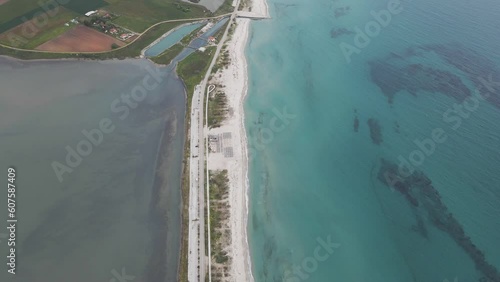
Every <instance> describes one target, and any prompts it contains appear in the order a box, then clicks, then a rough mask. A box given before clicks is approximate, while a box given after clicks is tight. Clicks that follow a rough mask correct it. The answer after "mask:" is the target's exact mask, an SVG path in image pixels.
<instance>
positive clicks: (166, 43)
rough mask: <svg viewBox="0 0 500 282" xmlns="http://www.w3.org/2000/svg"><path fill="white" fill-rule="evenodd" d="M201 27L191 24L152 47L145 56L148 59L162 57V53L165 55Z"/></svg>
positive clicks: (198, 24) (197, 24)
mask: <svg viewBox="0 0 500 282" xmlns="http://www.w3.org/2000/svg"><path fill="white" fill-rule="evenodd" d="M201 25H202V24H201V23H195V24H190V25H186V26H183V27H181V28H179V29H177V30H175V31H173V32H172V33H170V34H169V35H167V36H166V37H165V38H163V39H161V40H160V41H159V42H157V43H156V44H155V45H153V46H151V47H150V48H149V49H148V50H147V51H146V52H144V55H146V57H154V56H158V55H160V54H161V53H163V51H165V50H167V49H168V48H170V47H172V46H173V45H174V44H176V43H178V42H179V41H181V39H182V38H184V37H185V36H186V35H188V34H190V33H191V32H193V31H194V30H195V29H197V28H198V27H200V26H201Z"/></svg>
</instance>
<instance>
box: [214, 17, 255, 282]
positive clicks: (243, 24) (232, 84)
mask: <svg viewBox="0 0 500 282" xmlns="http://www.w3.org/2000/svg"><path fill="white" fill-rule="evenodd" d="M236 22H237V27H236V30H235V31H234V34H233V37H232V39H231V41H230V42H228V47H227V49H226V50H229V58H230V65H229V66H228V68H226V69H223V70H220V71H219V72H218V73H217V74H215V76H214V78H213V80H212V83H218V84H221V85H223V87H222V89H217V90H222V91H224V93H225V94H226V96H227V99H228V101H227V102H228V107H229V108H230V109H232V111H230V112H232V114H230V116H229V117H228V118H227V119H226V120H225V121H224V122H223V124H222V126H221V127H219V128H214V129H211V130H210V131H209V134H222V133H227V132H230V133H231V139H230V141H229V140H228V141H227V142H226V141H224V142H225V143H226V144H225V146H232V147H233V157H224V155H223V153H211V154H210V155H209V162H208V164H209V169H211V170H217V169H227V170H228V178H229V187H230V188H229V203H230V216H229V220H230V222H229V225H230V228H231V245H230V248H228V250H227V251H228V254H229V255H230V256H231V266H230V267H231V270H230V274H231V278H230V280H229V281H238V282H239V281H242V282H243V281H249V282H253V281H254V279H253V276H252V270H251V262H250V252H249V247H248V239H247V221H248V177H247V174H248V168H247V152H246V151H247V142H246V131H245V125H244V112H243V102H244V98H245V95H246V93H247V79H248V78H247V63H246V58H245V47H246V43H247V39H248V33H249V27H250V20H249V19H237V20H236Z"/></svg>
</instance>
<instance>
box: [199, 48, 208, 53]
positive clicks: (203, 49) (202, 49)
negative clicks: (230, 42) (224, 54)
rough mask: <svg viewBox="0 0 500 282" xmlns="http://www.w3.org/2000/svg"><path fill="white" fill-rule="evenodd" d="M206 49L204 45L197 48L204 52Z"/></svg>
mask: <svg viewBox="0 0 500 282" xmlns="http://www.w3.org/2000/svg"><path fill="white" fill-rule="evenodd" d="M206 50H207V48H205V47H200V48H198V51H200V52H205V51H206Z"/></svg>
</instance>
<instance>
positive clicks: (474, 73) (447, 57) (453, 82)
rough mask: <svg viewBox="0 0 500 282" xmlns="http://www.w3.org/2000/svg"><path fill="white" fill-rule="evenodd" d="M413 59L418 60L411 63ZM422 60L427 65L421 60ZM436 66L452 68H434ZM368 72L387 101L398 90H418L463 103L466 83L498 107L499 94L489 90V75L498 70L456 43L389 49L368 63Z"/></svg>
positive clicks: (467, 93) (468, 92) (467, 95)
mask: <svg viewBox="0 0 500 282" xmlns="http://www.w3.org/2000/svg"><path fill="white" fill-rule="evenodd" d="M416 59H418V60H419V62H418V63H416V62H413V60H416ZM424 59H425V60H426V61H428V64H426V65H424V64H422V63H421V62H422V60H424ZM438 60H439V61H438ZM437 65H442V66H445V67H449V68H453V69H454V71H453V72H452V71H450V70H449V68H447V69H437V68H436V66H437ZM370 74H371V78H372V81H373V82H374V83H375V84H376V85H377V86H378V87H379V88H380V90H381V91H382V93H383V94H384V95H385V96H386V97H387V98H388V101H389V103H391V104H392V103H393V101H394V98H395V96H396V94H397V93H399V92H402V91H405V92H407V93H410V94H412V95H415V96H416V95H417V93H418V92H419V91H425V92H430V93H439V94H443V95H446V96H449V97H452V98H454V99H455V100H457V101H458V102H463V101H464V100H465V99H466V98H468V97H470V96H471V95H472V94H473V93H472V91H471V90H470V89H469V88H468V87H467V85H468V84H469V82H470V83H472V84H473V85H474V86H475V87H476V89H475V91H477V92H479V93H481V94H482V95H483V97H485V99H486V100H487V101H488V102H489V103H491V104H492V105H493V106H495V107H496V108H498V109H500V95H499V94H498V93H496V92H495V91H492V90H493V88H494V87H495V86H498V85H497V84H498V83H496V82H494V81H492V78H493V77H498V76H500V71H499V70H498V69H497V68H496V67H495V64H494V63H493V62H492V61H490V60H489V59H488V58H485V57H483V56H481V55H479V54H478V53H476V52H475V51H472V50H470V49H467V48H465V47H463V46H461V45H459V44H453V45H452V44H435V45H425V46H420V47H412V48H408V49H406V50H405V51H403V52H402V53H401V54H397V53H394V52H392V53H391V54H390V55H389V56H387V57H385V58H383V59H380V60H376V61H372V62H370Z"/></svg>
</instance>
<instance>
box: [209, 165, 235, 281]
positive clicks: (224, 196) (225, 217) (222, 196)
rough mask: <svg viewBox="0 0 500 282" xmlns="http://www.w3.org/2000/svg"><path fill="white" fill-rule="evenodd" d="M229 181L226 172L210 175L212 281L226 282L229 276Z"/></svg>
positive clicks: (221, 171) (214, 172) (220, 171)
mask: <svg viewBox="0 0 500 282" xmlns="http://www.w3.org/2000/svg"><path fill="white" fill-rule="evenodd" d="M228 195H229V179H228V176H227V170H218V171H212V172H211V173H210V226H211V230H210V237H211V250H212V281H214V282H221V281H226V280H225V279H223V278H225V277H228V276H229V256H228V255H227V250H226V249H227V247H228V246H229V244H230V242H231V229H230V228H229V205H230V203H229V201H228V197H229V196H228Z"/></svg>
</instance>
